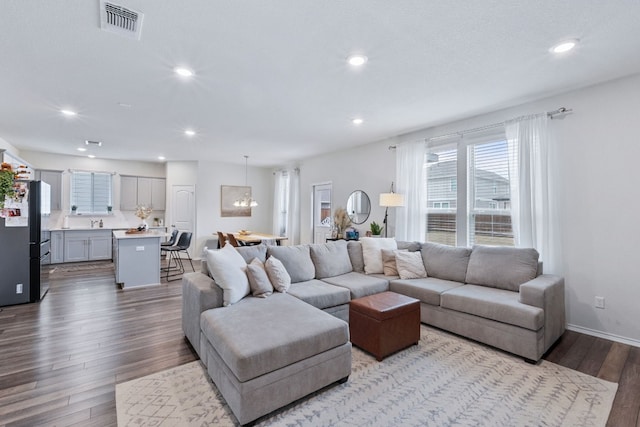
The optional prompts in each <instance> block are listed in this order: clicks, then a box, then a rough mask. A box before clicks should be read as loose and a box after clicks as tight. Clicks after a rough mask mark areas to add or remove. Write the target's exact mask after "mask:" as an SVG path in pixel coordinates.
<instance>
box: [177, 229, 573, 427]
mask: <svg viewBox="0 0 640 427" xmlns="http://www.w3.org/2000/svg"><path fill="white" fill-rule="evenodd" d="M382 247H386V248H387V249H386V250H383V249H381V248H382ZM225 248H226V247H225ZM225 248H223V250H228V248H227V249H225ZM372 248H373V250H372ZM389 248H390V249H389ZM234 250H236V251H237V252H238V253H239V254H240V255H241V256H242V259H243V260H244V261H245V262H246V263H250V262H252V261H253V262H255V261H254V260H256V259H257V260H259V261H260V262H263V263H264V262H266V261H267V259H268V258H270V257H273V258H274V259H277V260H279V261H281V263H282V265H283V266H284V268H285V269H286V271H287V273H288V275H289V276H290V279H291V280H290V281H291V284H290V286H289V288H288V289H287V290H286V293H281V292H274V293H273V294H272V295H270V296H268V297H266V298H258V297H254V296H251V295H248V296H246V297H243V298H241V299H240V300H239V301H237V302H236V303H234V304H232V305H228V306H224V305H225V295H226V294H225V292H227V291H226V290H225V291H223V289H222V288H221V287H220V286H219V285H218V284H217V283H216V281H215V280H214V279H213V278H212V274H211V272H210V271H209V268H208V264H207V262H206V261H203V262H202V269H201V271H200V272H195V273H190V274H185V275H184V276H183V282H182V284H183V314H182V326H183V330H184V333H185V336H186V337H187V339H188V340H189V341H190V343H191V344H192V346H193V348H194V349H195V350H196V352H197V353H198V355H199V356H200V359H201V361H202V363H203V364H204V365H205V366H206V367H207V371H208V374H209V375H210V376H211V378H212V380H213V381H214V383H215V384H216V386H217V387H218V388H219V390H220V392H221V393H222V395H223V397H224V398H225V400H226V401H227V403H228V404H229V406H230V408H231V409H232V411H233V413H234V414H235V416H236V417H237V418H238V421H239V422H240V423H241V424H245V423H249V422H252V421H254V420H256V419H257V418H259V417H261V416H264V415H266V414H268V413H269V412H272V411H274V410H275V409H278V408H280V407H282V406H285V405H286V404H288V403H291V402H293V401H295V400H297V399H299V398H301V397H304V396H306V395H308V394H310V393H312V392H313V391H316V390H319V389H321V388H323V387H325V386H327V385H330V384H332V383H336V382H341V381H345V380H346V379H347V378H348V376H349V374H350V372H351V343H350V342H349V331H348V324H347V322H348V320H349V319H348V313H349V311H348V307H349V301H350V300H352V299H355V298H360V297H363V296H367V295H372V294H375V293H379V292H384V291H389V290H390V291H393V292H396V293H400V294H404V295H407V296H410V297H413V298H416V299H418V300H420V316H421V321H422V322H423V323H426V324H429V325H433V326H436V327H438V328H441V329H444V330H447V331H451V332H453V333H456V334H459V335H462V336H465V337H468V338H470V339H473V340H476V341H479V342H482V343H486V344H489V345H491V346H494V347H497V348H499V349H502V350H506V351H508V352H511V353H514V354H516V355H519V356H522V357H524V358H525V359H526V360H528V361H530V362H535V361H537V360H539V359H540V358H541V357H542V355H543V354H544V353H545V352H546V350H548V349H549V347H550V346H551V345H552V344H553V343H554V342H555V341H556V340H557V339H558V338H559V337H560V336H561V335H562V333H563V332H564V330H565V314H564V313H565V311H564V281H563V279H562V278H561V277H559V276H555V275H548V274H542V272H541V268H540V265H539V263H538V253H537V252H536V251H535V250H534V249H520V248H506V247H489V246H474V247H473V248H471V249H469V248H454V247H449V246H444V245H439V244H433V243H422V244H421V243H418V242H396V241H395V240H393V239H367V238H365V239H362V241H349V242H346V241H336V242H329V243H326V244H312V245H296V246H268V247H267V246H264V245H259V246H252V247H240V248H236V249H234ZM396 251H402V252H405V251H406V252H410V253H413V254H412V256H411V259H412V260H413V262H414V263H418V264H420V265H418V266H417V267H423V268H424V272H425V273H426V274H425V276H426V277H419V278H406V277H405V278H403V277H401V275H400V274H398V273H397V272H396V271H391V272H390V273H389V272H387V274H386V275H385V274H384V271H385V269H386V266H387V264H390V263H391V264H392V263H393V262H392V261H393V260H389V259H388V256H389V253H390V252H392V253H396V254H397V252H396ZM382 253H385V255H386V256H387V259H386V260H385V259H378V257H382ZM402 257H403V259H404V258H405V255H402ZM418 259H419V261H416V260H418ZM374 261H375V262H374ZM370 267H371V268H370ZM382 267H385V268H382ZM372 268H375V269H372ZM391 270H393V269H391Z"/></svg>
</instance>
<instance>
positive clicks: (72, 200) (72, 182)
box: [69, 170, 113, 215]
mask: <svg viewBox="0 0 640 427" xmlns="http://www.w3.org/2000/svg"><path fill="white" fill-rule="evenodd" d="M81 174H82V175H85V176H86V175H89V176H90V177H91V180H90V185H89V187H90V196H89V199H90V200H89V201H88V205H89V206H90V207H91V209H90V210H86V209H80V202H79V200H78V198H77V197H78V194H77V192H76V186H77V185H78V184H79V183H78V182H76V177H79V176H80V175H81ZM96 175H100V176H106V177H108V181H107V182H108V189H107V191H106V194H104V193H103V194H101V195H97V194H96V193H97V189H96V186H97V185H99V183H97V182H96ZM100 196H102V197H103V198H106V199H107V200H108V201H107V205H106V206H105V207H104V210H102V209H96V203H98V202H97V201H96V199H98V198H99V197H100ZM72 206H77V207H78V209H77V211H76V213H77V214H79V215H108V214H109V209H108V206H113V173H111V172H100V171H84V170H72V171H70V178H69V210H70V211H71V210H72Z"/></svg>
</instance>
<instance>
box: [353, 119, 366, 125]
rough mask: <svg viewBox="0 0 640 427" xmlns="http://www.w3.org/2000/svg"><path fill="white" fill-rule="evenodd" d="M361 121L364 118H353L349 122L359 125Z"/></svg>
mask: <svg viewBox="0 0 640 427" xmlns="http://www.w3.org/2000/svg"><path fill="white" fill-rule="evenodd" d="M363 122H364V120H362V119H361V118H355V119H353V120H351V123H353V124H354V125H361V124H362V123H363Z"/></svg>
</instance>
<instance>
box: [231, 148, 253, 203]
mask: <svg viewBox="0 0 640 427" xmlns="http://www.w3.org/2000/svg"><path fill="white" fill-rule="evenodd" d="M248 171H249V156H246V155H245V156H244V185H245V187H248V185H247V175H248ZM233 206H235V207H237V208H255V207H256V206H258V202H256V201H255V200H254V199H252V198H251V197H250V196H249V193H248V192H247V193H244V197H243V198H242V199H238V200H236V201H235V202H233Z"/></svg>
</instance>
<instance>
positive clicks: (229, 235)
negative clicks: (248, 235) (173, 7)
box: [227, 233, 240, 248]
mask: <svg viewBox="0 0 640 427" xmlns="http://www.w3.org/2000/svg"><path fill="white" fill-rule="evenodd" d="M227 239H228V241H229V243H231V246H233V247H235V248H237V247H238V246H240V243H238V239H236V236H234V235H233V233H227Z"/></svg>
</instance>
